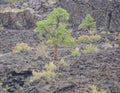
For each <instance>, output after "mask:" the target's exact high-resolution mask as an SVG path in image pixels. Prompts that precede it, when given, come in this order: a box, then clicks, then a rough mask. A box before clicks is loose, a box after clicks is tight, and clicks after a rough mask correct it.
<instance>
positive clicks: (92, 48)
mask: <svg viewBox="0 0 120 93" xmlns="http://www.w3.org/2000/svg"><path fill="white" fill-rule="evenodd" d="M85 52H86V53H95V52H97V47H96V46H94V45H92V44H88V45H87V46H86V50H85Z"/></svg>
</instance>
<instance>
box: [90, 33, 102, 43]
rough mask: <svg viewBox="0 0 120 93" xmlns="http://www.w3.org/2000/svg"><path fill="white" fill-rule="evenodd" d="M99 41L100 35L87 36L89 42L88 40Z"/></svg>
mask: <svg viewBox="0 0 120 93" xmlns="http://www.w3.org/2000/svg"><path fill="white" fill-rule="evenodd" d="M100 39H101V36H100V35H91V36H89V40H90V41H91V42H94V41H98V40H100Z"/></svg>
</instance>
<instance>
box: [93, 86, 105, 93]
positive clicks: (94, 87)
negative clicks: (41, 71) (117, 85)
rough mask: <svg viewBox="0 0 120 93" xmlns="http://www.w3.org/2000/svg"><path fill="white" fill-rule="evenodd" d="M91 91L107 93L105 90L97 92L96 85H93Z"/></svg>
mask: <svg viewBox="0 0 120 93" xmlns="http://www.w3.org/2000/svg"><path fill="white" fill-rule="evenodd" d="M91 89H92V93H106V91H105V90H99V91H98V90H97V89H96V86H95V85H92V86H91Z"/></svg>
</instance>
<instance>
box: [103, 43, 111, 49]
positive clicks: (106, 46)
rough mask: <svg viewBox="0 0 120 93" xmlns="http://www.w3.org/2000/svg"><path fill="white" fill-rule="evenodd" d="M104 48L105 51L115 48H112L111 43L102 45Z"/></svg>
mask: <svg viewBox="0 0 120 93" xmlns="http://www.w3.org/2000/svg"><path fill="white" fill-rule="evenodd" d="M102 46H103V48H104V49H105V50H107V49H110V48H113V46H112V45H111V44H110V43H105V44H104V45H102Z"/></svg>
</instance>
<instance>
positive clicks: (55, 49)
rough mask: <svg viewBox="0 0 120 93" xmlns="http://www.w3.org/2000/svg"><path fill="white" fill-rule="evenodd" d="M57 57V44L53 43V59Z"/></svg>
mask: <svg viewBox="0 0 120 93" xmlns="http://www.w3.org/2000/svg"><path fill="white" fill-rule="evenodd" d="M57 59H58V45H57V44H54V60H57Z"/></svg>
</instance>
